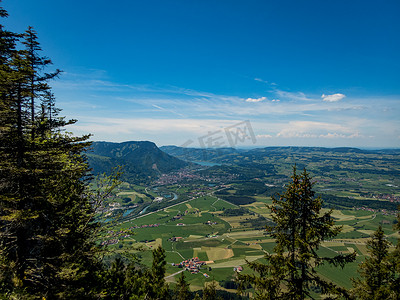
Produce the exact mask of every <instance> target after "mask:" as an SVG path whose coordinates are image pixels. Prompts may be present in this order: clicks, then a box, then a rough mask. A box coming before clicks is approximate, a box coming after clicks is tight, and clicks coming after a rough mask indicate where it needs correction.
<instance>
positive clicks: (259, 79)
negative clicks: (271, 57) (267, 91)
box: [254, 78, 277, 86]
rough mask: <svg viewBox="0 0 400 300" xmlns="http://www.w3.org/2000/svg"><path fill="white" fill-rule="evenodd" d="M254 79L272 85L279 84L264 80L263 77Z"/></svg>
mask: <svg viewBox="0 0 400 300" xmlns="http://www.w3.org/2000/svg"><path fill="white" fill-rule="evenodd" d="M254 80H255V81H258V82H262V83H265V84H269V85H272V86H276V85H277V84H276V83H275V82H269V81H267V80H263V79H261V78H254Z"/></svg>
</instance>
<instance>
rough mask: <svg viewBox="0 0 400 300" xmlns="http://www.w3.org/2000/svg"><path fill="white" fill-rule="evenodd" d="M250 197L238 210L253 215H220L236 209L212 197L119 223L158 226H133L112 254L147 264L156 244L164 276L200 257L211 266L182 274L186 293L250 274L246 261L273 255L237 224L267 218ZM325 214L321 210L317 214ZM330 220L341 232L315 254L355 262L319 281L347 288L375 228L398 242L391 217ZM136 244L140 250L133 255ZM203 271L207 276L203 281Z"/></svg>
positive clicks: (260, 200)
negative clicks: (353, 256)
mask: <svg viewBox="0 0 400 300" xmlns="http://www.w3.org/2000/svg"><path fill="white" fill-rule="evenodd" d="M177 188H178V187H177ZM119 196H120V197H130V198H131V199H132V200H134V199H136V198H137V197H142V196H144V195H143V194H141V193H140V192H138V193H132V192H130V191H121V192H120V193H119ZM255 198H256V200H257V202H254V203H252V204H249V205H244V206H243V207H245V208H247V209H249V210H250V211H251V212H253V213H255V214H256V215H254V214H245V215H242V216H220V213H221V212H222V211H223V210H224V209H225V208H235V207H237V206H235V205H233V204H230V203H228V202H226V201H224V200H220V199H218V198H216V197H212V196H203V197H199V198H197V199H194V200H191V201H188V202H186V203H182V204H179V205H175V206H173V207H169V208H167V209H164V210H161V211H158V212H155V213H152V214H149V215H146V216H143V217H140V218H136V219H134V220H131V221H129V222H126V223H122V224H120V225H118V226H117V227H116V229H127V228H131V227H142V226H145V225H150V224H159V225H158V227H144V228H134V229H133V231H134V235H133V236H131V237H129V238H126V239H122V240H121V241H120V242H119V243H118V244H117V245H113V246H111V247H113V248H114V249H116V251H117V253H118V252H122V251H126V250H128V251H130V252H132V253H136V254H137V255H139V256H140V257H141V258H142V262H143V263H144V264H145V265H148V266H150V265H151V262H152V254H151V250H152V249H154V248H155V247H157V246H158V245H161V246H162V247H163V248H164V249H165V250H166V261H167V274H173V273H176V272H178V268H177V267H173V266H172V263H179V262H181V261H182V260H184V259H190V258H192V257H199V259H200V260H203V261H209V262H210V263H209V264H208V265H206V266H203V268H202V269H201V272H200V273H199V274H190V273H189V272H185V276H186V279H187V281H188V282H189V283H190V288H191V290H199V289H202V288H203V286H204V285H205V284H206V283H207V282H210V281H211V280H212V279H214V280H216V281H221V280H228V281H229V280H231V279H232V278H233V276H234V271H233V268H234V267H237V266H242V267H243V268H244V271H243V272H244V273H248V272H250V270H249V269H248V267H246V260H247V261H256V260H257V261H264V259H263V257H264V251H266V252H268V253H273V250H274V247H275V241H274V240H273V239H271V238H270V237H268V236H267V235H266V232H265V230H253V229H251V228H250V229H249V228H247V229H245V228H244V227H243V226H242V225H241V222H243V221H245V220H246V219H247V220H248V219H254V218H257V217H258V216H257V214H260V215H262V216H265V217H267V218H268V217H270V211H269V209H268V208H267V207H266V204H270V203H271V198H270V197H261V196H255ZM327 211H328V210H325V209H323V210H322V213H324V212H327ZM177 216H179V217H177ZM332 216H333V218H334V220H335V223H336V225H339V226H342V232H341V233H340V234H339V236H338V237H337V238H336V239H334V240H329V241H325V242H323V243H322V245H321V247H320V249H319V250H318V254H319V255H321V256H326V257H333V256H335V255H337V254H346V253H352V252H356V253H357V260H356V261H355V262H353V263H351V264H349V265H347V266H346V267H345V268H344V269H341V268H335V267H332V266H329V265H323V266H320V267H319V268H318V272H319V273H320V274H321V276H323V277H324V278H327V279H328V280H330V281H332V282H334V283H336V284H339V285H341V286H343V287H346V288H349V287H351V278H355V277H357V276H358V273H357V268H358V265H359V264H360V263H361V262H362V261H363V260H364V259H365V257H366V256H367V255H368V251H367V246H366V242H367V240H368V239H369V237H370V235H371V234H372V233H373V232H374V231H375V230H376V228H377V227H378V226H379V225H382V226H383V229H384V230H385V232H386V234H387V235H388V236H389V240H390V241H393V242H395V241H397V238H398V237H399V236H398V233H396V232H395V231H393V228H392V225H393V222H394V220H395V216H388V215H383V214H381V213H375V212H370V211H363V210H352V209H349V210H341V211H340V210H333V211H332ZM174 217H176V218H174ZM182 224H184V225H182ZM173 237H179V238H180V239H179V241H178V242H172V241H171V240H170V239H171V238H173ZM138 246H141V247H142V249H144V251H137V250H136V248H137V247H138ZM203 273H206V274H208V275H209V276H210V277H209V278H206V277H205V276H204V275H203ZM175 277H176V276H175ZM174 281H175V278H174V277H171V278H168V282H171V283H173V282H174Z"/></svg>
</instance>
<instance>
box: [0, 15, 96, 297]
mask: <svg viewBox="0 0 400 300" xmlns="http://www.w3.org/2000/svg"><path fill="white" fill-rule="evenodd" d="M1 14H2V16H5V13H4V11H3V10H2V13H1ZM0 38H1V40H0V49H1V53H0V57H1V58H0V61H1V66H0V72H1V76H0V107H1V114H0V228H1V229H0V294H1V295H3V296H4V297H16V298H25V297H28V296H27V294H30V295H31V297H32V298H35V297H47V298H70V299H71V298H81V299H84V298H90V297H92V296H94V294H95V293H96V292H95V288H94V287H95V285H96V284H97V275H96V274H97V272H98V270H100V264H99V261H98V260H97V258H96V257H95V256H96V253H97V251H98V250H97V247H96V244H95V239H96V231H97V225H96V223H94V222H93V220H94V218H93V217H94V208H95V207H94V206H93V205H92V195H91V194H90V193H89V191H88V189H87V185H86V180H85V178H87V174H88V173H87V172H88V166H87V164H86V160H85V157H84V156H82V155H81V152H82V151H83V150H84V149H85V148H86V147H87V146H88V143H87V142H85V141H86V139H87V138H88V136H83V137H73V136H71V135H69V134H66V133H63V130H64V129H63V128H64V127H65V126H66V125H69V124H72V123H74V121H66V120H64V119H63V118H61V117H59V116H58V112H59V110H58V109H56V108H55V107H54V105H53V104H54V103H53V102H54V101H53V99H52V97H51V96H50V95H51V93H50V86H49V85H48V83H47V81H48V80H50V79H52V78H54V77H55V76H56V75H57V74H58V71H55V72H53V73H44V71H43V68H44V67H46V66H48V65H49V64H50V63H51V62H50V60H48V59H47V58H43V57H42V56H40V55H39V53H40V46H39V43H38V42H37V37H36V33H35V32H34V31H33V29H32V28H29V29H28V30H27V32H26V33H25V34H24V35H19V34H13V33H10V32H7V31H4V30H3V27H0ZM21 44H22V45H21ZM16 49H19V50H16Z"/></svg>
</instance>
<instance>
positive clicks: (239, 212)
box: [221, 207, 254, 216]
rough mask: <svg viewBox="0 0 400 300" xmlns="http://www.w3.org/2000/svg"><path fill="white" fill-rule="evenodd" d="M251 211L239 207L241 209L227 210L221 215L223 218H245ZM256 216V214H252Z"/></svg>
mask: <svg viewBox="0 0 400 300" xmlns="http://www.w3.org/2000/svg"><path fill="white" fill-rule="evenodd" d="M249 213H250V211H249V210H248V209H247V208H244V207H239V208H226V209H224V212H223V213H221V216H243V215H246V214H249ZM252 214H254V213H252Z"/></svg>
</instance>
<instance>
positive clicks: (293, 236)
mask: <svg viewBox="0 0 400 300" xmlns="http://www.w3.org/2000/svg"><path fill="white" fill-rule="evenodd" d="M0 17H1V18H6V17H8V14H7V12H6V11H5V10H4V9H3V8H1V7H0ZM41 50H42V49H41V47H40V43H39V42H38V37H37V33H36V32H35V30H34V29H33V28H32V27H28V29H27V30H26V31H25V32H24V33H15V32H11V31H9V30H7V29H5V28H4V26H3V25H0V298H1V299H182V300H183V299H192V298H194V299H222V298H226V299H229V298H228V297H229V296H226V294H224V293H221V292H219V291H217V286H216V284H215V282H214V281H213V282H212V283H211V284H209V285H207V286H205V287H204V289H203V290H202V291H200V292H199V293H191V292H190V290H189V284H188V283H187V282H186V279H185V276H184V274H183V273H181V275H180V277H179V278H178V280H177V284H176V285H175V287H174V288H173V289H171V288H170V286H169V285H168V284H167V283H166V281H165V266H166V260H165V250H163V249H162V248H160V247H159V248H157V249H155V250H154V251H153V263H152V266H151V267H144V266H143V265H142V264H141V263H140V261H138V260H137V259H135V258H129V257H127V258H124V259H122V258H112V259H111V260H109V259H106V258H107V252H106V251H107V249H106V248H104V247H101V246H100V245H99V243H98V240H99V235H100V232H101V230H102V226H101V224H99V223H98V222H96V218H95V215H96V209H97V208H98V207H99V206H101V205H102V201H103V199H105V198H107V197H108V196H109V195H110V193H111V191H112V189H113V188H114V187H115V186H116V185H117V184H118V179H117V178H116V177H109V178H105V179H104V181H103V182H102V183H101V184H98V188H97V189H96V190H94V191H93V190H91V189H90V188H89V182H90V180H92V179H93V178H92V177H91V174H90V169H89V166H88V163H87V158H86V156H85V155H84V152H85V151H86V150H87V149H88V147H90V143H89V142H88V138H89V137H90V136H89V135H85V136H81V137H76V136H73V135H72V134H71V133H68V132H67V131H66V130H65V128H66V126H68V125H71V124H74V123H75V122H76V120H66V119H65V118H64V117H62V116H60V109H59V108H57V106H56V104H55V97H54V95H53V93H52V90H51V86H50V81H51V80H53V79H56V78H57V77H58V76H59V74H60V73H61V71H60V70H58V69H55V70H54V71H52V72H47V69H48V68H49V67H50V66H51V60H50V59H49V58H47V57H45V56H43V55H42V54H41V53H42V52H41ZM321 205H322V201H321V199H320V198H318V197H317V198H316V197H314V191H313V190H312V183H311V180H310V177H309V175H308V173H307V172H306V171H304V172H303V173H302V174H297V173H296V169H295V170H294V172H293V176H292V181H291V182H290V184H289V185H288V186H287V189H286V191H284V192H283V193H282V194H280V195H279V196H278V197H276V198H274V200H273V204H272V205H271V206H270V209H271V213H272V218H273V221H274V224H273V225H268V226H267V231H268V233H269V234H270V236H272V237H273V238H275V239H276V246H275V249H274V253H272V254H269V253H266V255H265V260H266V263H260V262H251V263H250V262H249V263H248V266H249V268H250V269H251V270H253V272H252V273H251V274H239V273H238V274H236V276H237V278H236V285H237V287H238V293H239V294H240V293H241V294H246V293H247V294H248V295H249V296H251V298H253V299H305V298H309V297H313V291H314V290H315V288H316V287H317V288H318V292H319V293H320V294H324V295H325V296H327V297H329V298H335V297H345V298H349V299H350V298H353V299H399V290H400V283H399V281H400V279H399V273H400V260H399V256H400V255H399V253H400V243H398V244H397V247H396V250H395V251H394V252H391V253H389V251H388V249H389V242H388V241H387V240H386V239H385V238H384V233H383V231H382V228H381V227H380V228H378V230H377V231H376V232H375V233H374V235H373V236H372V238H371V240H370V241H369V242H368V246H369V252H370V257H369V258H367V259H366V261H365V263H363V264H362V265H361V267H360V271H359V272H360V278H359V279H356V280H354V283H353V284H354V288H353V289H352V290H350V291H348V290H345V289H344V288H342V287H338V286H336V285H335V284H333V283H332V282H330V281H327V280H326V279H324V278H323V277H321V276H320V275H319V274H318V272H317V271H316V269H317V267H318V266H320V265H322V264H331V265H333V266H335V267H343V266H345V265H346V264H347V263H348V262H351V261H353V260H354V259H355V254H347V255H337V256H335V257H321V256H320V255H319V254H318V252H317V250H318V248H319V247H320V245H321V243H322V242H323V241H324V240H327V239H332V238H334V237H335V236H336V235H337V234H338V233H339V232H340V228H339V227H335V226H334V222H333V218H332V216H331V212H326V213H324V214H321V211H320V209H321ZM399 227H400V225H399V223H398V224H397V228H398V229H399V230H400V228H399ZM236 285H235V286H236ZM248 291H250V293H249V292H248ZM245 298H246V296H245Z"/></svg>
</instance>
